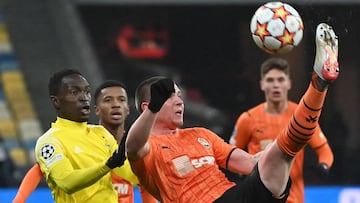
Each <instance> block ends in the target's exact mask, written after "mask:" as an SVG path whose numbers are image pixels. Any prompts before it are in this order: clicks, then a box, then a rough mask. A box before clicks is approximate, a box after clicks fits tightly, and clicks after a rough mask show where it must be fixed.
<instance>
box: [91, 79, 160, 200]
mask: <svg viewBox="0 0 360 203" xmlns="http://www.w3.org/2000/svg"><path fill="white" fill-rule="evenodd" d="M94 100H95V113H96V115H97V116H98V117H99V123H100V125H103V126H104V127H105V128H106V129H107V130H108V131H109V132H110V133H111V134H112V135H114V137H115V139H116V140H118V141H120V140H121V139H122V138H123V136H124V135H125V120H126V118H127V116H128V115H129V113H130V108H129V104H128V96H127V92H126V87H125V85H124V84H123V83H122V82H120V81H117V80H107V81H105V82H103V83H102V84H100V85H99V86H98V87H97V88H96V90H95V93H94ZM129 170H131V168H129ZM111 176H112V183H113V186H114V188H115V190H116V192H117V193H118V201H119V202H120V203H134V192H133V184H134V183H132V182H130V181H128V180H126V179H124V178H122V177H121V176H118V175H116V174H114V173H113V174H111ZM135 184H137V183H135ZM139 189H140V191H141V193H140V194H141V199H142V202H143V203H157V202H158V201H157V200H156V199H155V198H154V197H153V196H151V195H150V194H149V193H148V192H147V191H146V190H144V189H143V188H141V187H139Z"/></svg>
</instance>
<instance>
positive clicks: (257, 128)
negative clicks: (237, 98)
mask: <svg viewBox="0 0 360 203" xmlns="http://www.w3.org/2000/svg"><path fill="white" fill-rule="evenodd" d="M260 75H261V81H260V84H261V90H262V91H263V92H264V94H265V102H263V103H261V104H259V105H257V106H255V107H253V108H251V109H249V110H247V111H245V112H243V113H242V114H241V115H240V116H239V118H238V119H237V122H236V124H235V128H234V131H233V134H232V136H231V138H230V144H233V145H235V146H237V147H239V148H241V149H246V148H247V151H248V152H249V153H250V154H256V153H258V152H259V151H262V150H264V149H265V148H266V146H267V145H268V144H270V143H272V142H273V141H274V140H275V139H276V136H278V135H279V133H280V132H281V130H282V129H284V128H285V127H286V126H287V124H288V122H289V120H290V119H291V116H292V115H293V113H294V110H295V108H296V106H297V104H296V103H294V102H292V101H289V100H288V91H289V90H290V88H291V80H290V65H289V63H288V62H287V61H286V60H284V59H282V58H276V57H272V58H269V59H267V60H265V61H264V62H263V63H262V65H261V74H260ZM308 145H309V146H310V147H311V148H312V149H313V150H314V151H315V152H316V154H317V156H318V161H319V164H318V167H317V168H318V170H319V171H318V172H319V173H320V174H323V175H326V174H328V173H329V170H330V167H331V166H332V163H333V160H334V157H333V153H332V151H331V148H330V146H329V144H328V142H327V139H326V137H325V136H324V134H323V133H322V131H321V129H320V126H319V125H317V127H316V129H315V132H314V135H313V136H312V138H311V139H310V141H309V142H308ZM304 151H305V150H304V149H303V150H301V151H299V152H298V153H297V154H296V158H295V161H294V165H293V167H292V170H291V173H290V177H291V180H292V185H291V189H290V195H289V197H288V199H287V201H286V202H287V203H303V202H304V179H303V167H304ZM320 170H321V171H320Z"/></svg>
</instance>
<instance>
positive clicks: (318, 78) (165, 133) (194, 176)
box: [126, 23, 339, 203]
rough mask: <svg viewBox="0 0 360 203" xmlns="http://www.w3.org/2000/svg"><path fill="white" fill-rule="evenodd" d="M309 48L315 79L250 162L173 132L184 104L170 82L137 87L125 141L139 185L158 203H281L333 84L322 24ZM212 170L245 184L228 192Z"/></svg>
mask: <svg viewBox="0 0 360 203" xmlns="http://www.w3.org/2000/svg"><path fill="white" fill-rule="evenodd" d="M316 44H317V48H318V49H317V51H316V58H315V65H314V73H313V76H312V79H311V82H310V85H309V87H308V89H307V91H306V92H305V94H304V95H303V97H302V99H301V101H300V103H299V105H298V107H297V108H296V110H295V112H294V116H293V117H292V119H291V120H290V122H289V125H288V126H287V128H286V129H284V131H282V132H281V133H280V135H279V136H278V137H277V139H276V140H275V141H274V142H273V143H271V144H270V145H269V146H268V147H267V148H266V149H265V150H264V151H263V152H262V153H260V154H257V155H250V154H248V153H246V152H245V151H243V150H242V149H239V148H235V147H234V146H232V145H230V144H227V143H226V142H224V141H223V140H222V139H221V138H220V137H219V136H217V135H216V134H214V133H213V132H211V131H209V130H207V129H205V128H187V129H180V128H181V126H182V124H183V113H184V102H183V100H182V98H181V91H180V89H179V87H178V86H177V85H176V84H175V83H174V82H173V80H171V79H169V78H159V77H155V78H154V77H153V78H150V79H148V80H145V81H143V82H142V83H141V84H140V85H139V86H138V88H137V90H136V95H135V100H136V106H137V109H138V110H139V111H141V112H142V113H141V115H140V116H139V117H138V118H137V120H136V121H135V122H134V123H133V125H132V126H131V128H130V130H129V133H128V137H127V141H126V147H127V155H128V159H129V161H130V164H131V167H132V169H133V171H134V173H135V174H136V175H137V177H138V178H139V181H140V183H141V184H142V185H143V186H144V187H145V188H146V189H147V190H148V191H149V192H150V193H151V194H152V195H153V196H154V197H156V198H158V199H159V200H160V201H161V202H164V203H174V202H175V203H176V202H183V203H185V202H186V203H188V202H197V203H198V202H206V203H208V202H209V203H210V202H215V203H222V202H224V203H225V202H226V203H231V202H242V203H244V202H249V203H250V202H251V203H263V202H285V201H286V199H287V196H288V194H289V189H290V185H291V181H290V179H289V175H290V170H291V168H292V164H293V161H294V156H295V155H296V154H297V153H298V152H299V151H300V150H301V149H302V148H303V147H304V146H305V145H306V144H307V142H308V141H309V140H310V139H311V137H312V134H313V133H314V131H315V128H316V125H317V119H318V118H319V116H320V113H321V108H322V105H323V103H324V99H325V96H326V92H327V87H328V85H329V83H331V82H332V81H334V80H335V79H336V78H337V77H338V70H339V69H338V64H337V48H338V46H337V36H336V35H335V33H334V31H333V30H332V28H331V27H330V26H328V25H327V24H323V23H322V24H319V25H318V27H317V32H316ZM335 53H336V54H335ZM334 56H336V57H334ZM332 57H333V58H332ZM219 167H221V168H224V169H228V170H230V171H232V172H237V173H243V174H247V175H248V176H246V178H245V179H244V181H243V182H241V183H239V184H235V183H233V182H230V181H229V180H228V179H227V178H226V177H225V175H224V174H223V173H222V171H221V170H220V169H219Z"/></svg>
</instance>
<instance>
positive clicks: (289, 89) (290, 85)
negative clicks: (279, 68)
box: [288, 79, 292, 90]
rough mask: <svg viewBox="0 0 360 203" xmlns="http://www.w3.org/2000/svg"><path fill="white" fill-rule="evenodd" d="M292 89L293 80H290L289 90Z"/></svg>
mask: <svg viewBox="0 0 360 203" xmlns="http://www.w3.org/2000/svg"><path fill="white" fill-rule="evenodd" d="M291 87H292V82H291V80H290V79H289V85H288V90H290V89H291Z"/></svg>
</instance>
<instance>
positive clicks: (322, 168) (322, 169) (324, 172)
mask: <svg viewBox="0 0 360 203" xmlns="http://www.w3.org/2000/svg"><path fill="white" fill-rule="evenodd" d="M316 170H317V173H318V174H319V175H320V177H322V178H326V177H328V176H329V174H330V168H329V166H328V165H327V164H325V163H319V164H318V165H317V166H316Z"/></svg>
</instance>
